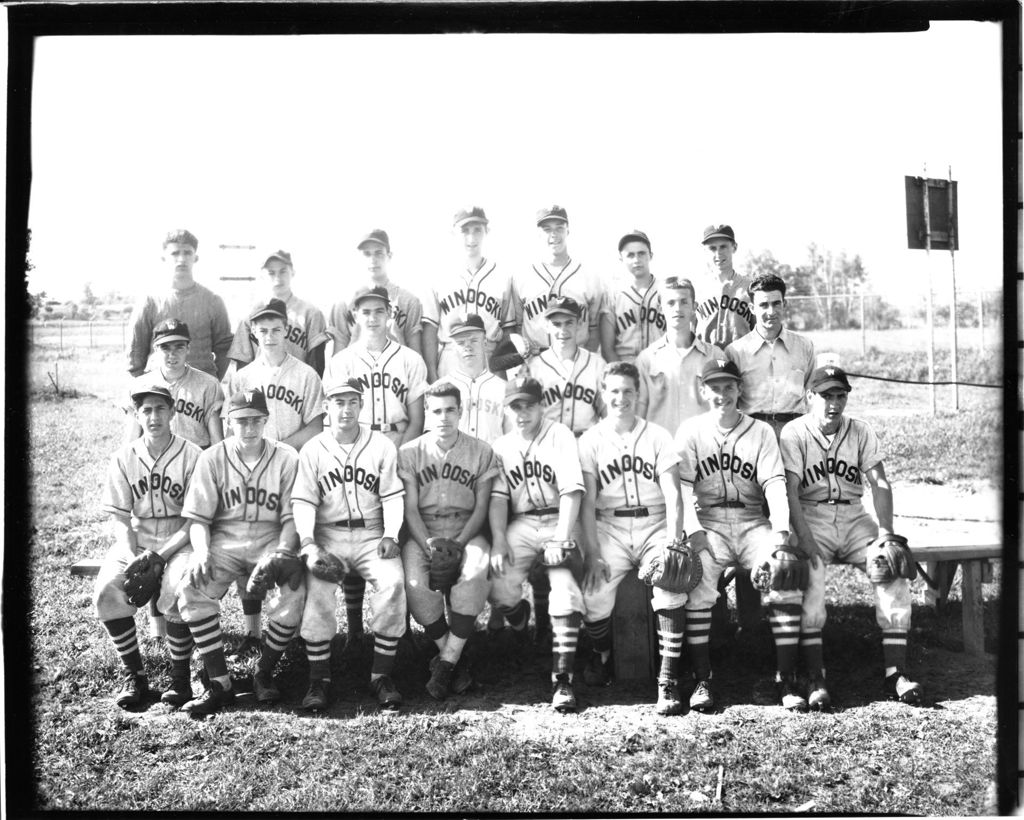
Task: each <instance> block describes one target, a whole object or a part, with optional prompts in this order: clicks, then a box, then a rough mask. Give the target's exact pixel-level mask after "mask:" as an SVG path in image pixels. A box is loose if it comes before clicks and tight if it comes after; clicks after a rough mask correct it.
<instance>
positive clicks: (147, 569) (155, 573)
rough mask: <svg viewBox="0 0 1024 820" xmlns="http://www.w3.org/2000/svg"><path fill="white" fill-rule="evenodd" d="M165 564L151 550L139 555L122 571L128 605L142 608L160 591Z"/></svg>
mask: <svg viewBox="0 0 1024 820" xmlns="http://www.w3.org/2000/svg"><path fill="white" fill-rule="evenodd" d="M166 564H167V562H166V561H165V560H164V559H163V558H161V557H160V556H159V555H157V554H156V553H155V552H153V550H145V551H144V552H141V553H139V554H138V555H137V556H135V558H134V559H133V560H132V562H131V563H130V564H128V566H127V567H125V570H124V593H125V596H126V597H127V598H128V603H130V604H131V605H132V606H134V607H137V608H138V607H144V606H145V605H146V604H148V603H149V602H150V600H151V599H152V597H153V596H154V595H156V594H157V592H159V591H160V580H161V579H162V578H163V574H164V567H165V566H166Z"/></svg>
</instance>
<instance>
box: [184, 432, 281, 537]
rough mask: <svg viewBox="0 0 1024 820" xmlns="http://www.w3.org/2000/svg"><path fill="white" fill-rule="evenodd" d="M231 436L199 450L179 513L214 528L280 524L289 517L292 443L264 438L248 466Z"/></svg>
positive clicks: (236, 529) (242, 529)
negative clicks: (256, 459)
mask: <svg viewBox="0 0 1024 820" xmlns="http://www.w3.org/2000/svg"><path fill="white" fill-rule="evenodd" d="M238 450H239V442H238V440H237V439H235V438H234V437H233V436H232V437H231V438H227V439H225V440H224V441H222V442H220V443H218V444H214V445H213V446H212V447H211V448H210V449H209V450H204V451H203V453H202V455H200V456H199V462H198V463H197V464H196V469H195V473H194V474H193V476H192V482H191V484H189V488H188V494H187V495H186V496H185V507H184V510H183V511H182V515H184V516H185V518H190V519H192V520H193V521H198V522H200V523H201V524H206V525H207V526H211V525H212V526H213V528H214V529H215V530H217V529H222V530H224V531H227V532H232V531H237V532H239V533H242V532H245V531H246V529H247V528H248V526H249V525H250V524H253V523H256V522H259V523H264V524H284V523H285V522H287V521H290V520H291V518H292V485H293V484H294V483H295V474H296V472H297V470H298V466H299V454H298V453H297V452H295V448H294V447H290V446H288V445H287V444H282V443H281V442H280V441H271V440H269V439H264V440H263V453H262V454H261V455H260V458H259V461H257V462H256V464H255V465H254V466H253V467H252V468H250V467H249V466H248V465H247V464H246V463H245V462H244V461H242V459H241V457H240V456H239V454H238Z"/></svg>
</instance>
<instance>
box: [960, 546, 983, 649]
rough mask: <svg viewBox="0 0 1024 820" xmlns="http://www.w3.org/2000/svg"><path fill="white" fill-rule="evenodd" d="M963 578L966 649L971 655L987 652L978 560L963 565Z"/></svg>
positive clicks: (965, 562)
mask: <svg viewBox="0 0 1024 820" xmlns="http://www.w3.org/2000/svg"><path fill="white" fill-rule="evenodd" d="M960 566H961V570H962V573H963V575H962V580H963V601H964V611H963V630H964V651H965V652H967V653H968V654H970V655H984V654H985V621H984V611H983V608H982V600H981V567H980V566H979V565H978V562H977V561H964V562H963V563H962V564H961V565H960Z"/></svg>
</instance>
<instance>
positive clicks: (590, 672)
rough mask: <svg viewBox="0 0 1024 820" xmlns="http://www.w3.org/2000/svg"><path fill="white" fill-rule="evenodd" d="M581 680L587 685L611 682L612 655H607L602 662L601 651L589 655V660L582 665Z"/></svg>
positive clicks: (605, 684) (600, 684)
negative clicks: (605, 659)
mask: <svg viewBox="0 0 1024 820" xmlns="http://www.w3.org/2000/svg"><path fill="white" fill-rule="evenodd" d="M583 682H584V683H586V684H587V686H607V685H608V684H609V683H611V682H612V656H611V655H609V656H608V661H607V662H603V661H602V660H601V653H600V652H594V653H593V654H592V655H591V656H590V660H588V661H587V665H586V666H585V667H583Z"/></svg>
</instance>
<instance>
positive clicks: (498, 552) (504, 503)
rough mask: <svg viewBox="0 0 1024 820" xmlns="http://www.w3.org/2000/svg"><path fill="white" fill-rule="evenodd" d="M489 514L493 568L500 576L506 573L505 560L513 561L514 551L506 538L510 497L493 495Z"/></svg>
mask: <svg viewBox="0 0 1024 820" xmlns="http://www.w3.org/2000/svg"><path fill="white" fill-rule="evenodd" d="M487 514H488V520H489V521H490V524H491V538H492V543H491V569H492V570H493V572H494V574H495V575H497V576H498V577H499V578H500V577H501V576H502V575H504V574H505V561H508V562H509V563H511V561H512V551H511V550H510V549H509V546H508V539H507V538H505V531H506V530H507V529H508V499H507V498H505V497H504V496H500V495H492V496H491V501H490V508H489V509H488V513H487Z"/></svg>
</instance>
